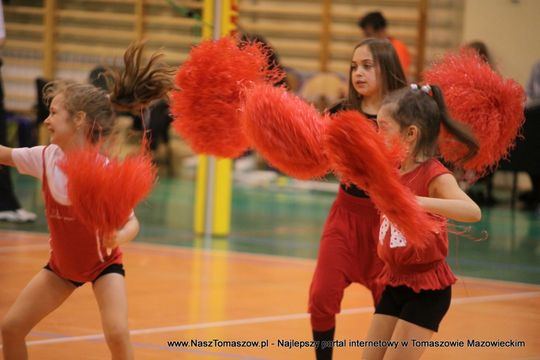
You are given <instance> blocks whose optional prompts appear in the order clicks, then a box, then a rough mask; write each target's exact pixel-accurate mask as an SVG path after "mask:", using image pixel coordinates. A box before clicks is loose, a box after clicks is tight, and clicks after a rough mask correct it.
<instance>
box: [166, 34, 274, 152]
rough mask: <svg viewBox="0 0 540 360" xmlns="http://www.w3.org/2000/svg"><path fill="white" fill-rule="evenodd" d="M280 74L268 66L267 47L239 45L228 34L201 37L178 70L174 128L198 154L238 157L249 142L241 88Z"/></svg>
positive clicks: (252, 44) (173, 110) (173, 102)
mask: <svg viewBox="0 0 540 360" xmlns="http://www.w3.org/2000/svg"><path fill="white" fill-rule="evenodd" d="M283 76H284V74H283V73H282V72H281V71H280V70H278V69H274V70H269V69H268V60H267V51H266V50H265V48H264V46H263V45H262V44H260V43H246V44H243V46H242V47H241V48H240V47H238V45H237V43H236V41H235V40H234V39H233V38H230V37H225V38H222V39H219V40H217V41H204V42H202V43H201V44H200V45H198V46H196V47H194V48H193V49H192V50H191V52H190V59H189V60H187V61H186V62H185V63H184V64H182V65H181V66H180V68H179V70H178V72H177V74H176V85H177V86H178V88H179V90H178V91H175V92H173V93H172V96H171V113H172V115H173V116H174V119H175V120H174V122H173V127H174V128H175V129H176V131H177V132H178V133H179V134H180V135H181V136H182V137H183V138H184V139H185V140H186V141H187V142H188V143H189V144H190V145H191V148H192V149H193V151H194V152H196V153H199V154H208V155H215V156H219V157H237V156H239V155H241V154H242V153H243V152H244V151H245V150H246V148H247V147H248V146H249V142H248V139H247V138H246V136H245V135H244V133H243V131H242V125H241V123H240V113H239V112H240V100H241V94H242V91H243V90H244V88H245V87H246V86H250V85H252V84H254V83H261V82H265V81H270V82H275V81H276V80H277V79H279V77H283Z"/></svg>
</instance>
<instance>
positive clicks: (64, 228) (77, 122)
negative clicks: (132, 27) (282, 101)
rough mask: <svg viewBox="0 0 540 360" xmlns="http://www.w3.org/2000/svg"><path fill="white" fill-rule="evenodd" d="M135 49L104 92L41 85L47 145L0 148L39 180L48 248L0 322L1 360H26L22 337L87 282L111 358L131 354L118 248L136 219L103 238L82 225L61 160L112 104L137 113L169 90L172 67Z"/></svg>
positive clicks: (110, 121)
mask: <svg viewBox="0 0 540 360" xmlns="http://www.w3.org/2000/svg"><path fill="white" fill-rule="evenodd" d="M141 54H142V45H141V44H134V45H132V46H131V47H130V48H128V50H127V51H126V55H125V56H124V61H125V69H126V70H125V71H124V72H122V73H119V72H113V71H110V72H109V73H108V76H110V78H109V79H110V80H112V81H111V84H112V85H113V88H112V89H111V92H110V93H108V92H106V91H105V90H101V89H98V88H96V87H94V86H93V85H90V84H78V83H73V82H65V81H55V82H52V83H49V84H48V85H47V87H46V90H45V97H46V99H47V100H48V101H50V115H49V117H48V118H47V119H46V120H45V122H44V123H45V125H46V126H47V130H48V131H49V133H50V141H51V145H49V146H46V147H45V146H37V147H34V148H20V149H10V148H7V147H3V146H0V164H4V165H9V166H15V167H17V168H18V170H19V171H20V172H21V173H23V174H29V175H32V176H35V177H37V178H39V179H41V180H42V181H43V194H44V198H45V209H46V216H47V222H48V225H49V231H50V241H49V243H50V247H51V252H50V257H49V260H48V263H47V265H46V266H45V267H44V268H43V269H42V270H41V271H39V272H38V274H37V275H36V276H34V278H33V279H32V280H31V281H30V283H29V284H28V285H27V286H26V287H25V288H24V289H23V291H22V292H21V293H20V294H19V296H18V297H17V299H16V300H15V303H14V304H13V305H12V307H11V308H10V309H9V311H8V312H7V314H6V315H5V317H4V319H3V322H2V348H3V349H2V350H3V353H4V357H5V358H6V359H26V358H27V356H28V354H27V349H26V344H25V337H26V335H27V334H28V333H29V332H30V331H31V330H32V328H33V327H34V326H35V325H36V324H37V323H38V322H39V321H40V320H41V319H43V318H44V317H45V316H46V315H48V314H49V313H51V312H52V311H53V310H55V309H56V308H57V307H59V306H60V305H61V304H62V303H63V302H64V301H65V300H66V299H67V298H68V297H69V296H70V295H71V294H72V293H73V291H74V290H75V289H76V288H77V287H79V286H81V285H83V284H84V283H85V282H91V283H92V286H93V290H94V295H95V297H96V300H97V303H98V306H99V310H100V315H101V321H102V325H103V332H104V334H105V339H106V341H107V345H108V346H109V349H110V352H111V355H112V358H114V359H132V358H133V351H132V347H131V343H130V340H129V330H128V314H127V299H126V290H125V280H124V269H123V265H122V252H121V251H120V248H119V247H118V246H119V245H121V244H124V243H127V242H129V241H131V240H132V239H133V238H134V237H135V236H136V235H137V233H138V231H139V223H138V221H137V218H136V217H135V216H134V215H133V214H132V215H131V217H130V218H129V219H128V220H127V222H126V223H125V225H124V226H123V227H122V228H120V229H118V231H117V232H116V233H115V234H113V235H112V236H109V237H107V238H100V237H99V236H98V234H97V233H96V232H94V231H92V230H88V228H87V227H85V226H84V225H83V224H82V223H81V220H79V219H78V218H77V217H76V216H75V215H74V211H73V208H72V207H71V206H70V199H69V198H68V193H67V186H66V184H67V179H66V176H65V174H64V172H63V171H62V169H61V167H60V166H59V163H60V162H61V161H62V160H63V159H64V157H65V155H64V154H66V153H68V152H70V151H72V150H76V149H79V148H81V147H84V146H85V145H87V144H89V143H97V142H99V141H101V140H102V139H103V138H104V137H105V136H106V135H108V134H109V133H110V132H111V130H112V128H113V126H114V121H115V119H116V115H115V109H122V110H132V111H139V109H140V108H141V107H142V106H145V105H146V104H148V103H149V102H150V101H152V100H153V99H156V98H159V97H162V96H163V95H165V93H166V92H167V91H168V90H170V89H171V88H172V86H173V82H172V78H171V77H170V73H171V70H169V69H168V68H167V67H164V66H161V64H159V63H158V62H157V61H158V59H159V57H156V56H153V57H151V59H150V61H149V62H148V64H146V65H141V63H140V59H141V57H140V56H141ZM51 100H52V101H51ZM104 160H105V158H104ZM111 249H112V250H111Z"/></svg>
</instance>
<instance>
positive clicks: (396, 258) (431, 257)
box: [377, 159, 456, 292]
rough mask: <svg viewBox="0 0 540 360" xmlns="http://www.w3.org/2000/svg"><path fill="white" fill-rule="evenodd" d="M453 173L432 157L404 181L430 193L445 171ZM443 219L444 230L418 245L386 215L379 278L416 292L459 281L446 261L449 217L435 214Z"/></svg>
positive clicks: (379, 249) (417, 192) (415, 189)
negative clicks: (413, 244)
mask: <svg viewBox="0 0 540 360" xmlns="http://www.w3.org/2000/svg"><path fill="white" fill-rule="evenodd" d="M447 173H450V171H449V170H448V169H446V168H445V167H444V165H442V164H441V163H440V162H439V161H437V160H435V159H430V160H427V161H425V162H424V163H422V164H421V165H419V166H418V167H417V168H416V169H414V170H413V171H411V172H409V173H407V174H404V175H403V176H402V177H401V180H402V182H403V184H405V185H406V186H407V187H409V188H410V189H411V190H412V192H413V193H414V194H415V195H418V196H425V197H428V196H429V184H430V183H431V181H433V179H435V178H436V177H437V176H440V175H442V174H447ZM432 216H433V217H435V218H437V219H439V220H440V221H441V222H443V226H441V230H440V231H438V232H437V233H432V234H431V237H432V238H431V239H429V242H428V243H429V246H427V247H426V248H425V249H418V248H416V247H414V246H412V245H411V244H408V243H407V239H406V238H405V237H404V236H403V234H401V232H400V231H399V230H397V228H395V227H394V226H393V224H391V223H390V222H389V221H388V219H387V218H386V216H384V215H383V216H382V219H381V227H380V232H379V244H378V247H377V253H378V255H379V257H380V258H381V259H382V261H383V262H384V267H383V270H382V272H381V275H380V277H379V281H380V282H382V283H383V284H384V285H391V286H400V285H406V286H408V287H410V288H412V289H413V290H414V291H415V292H419V291H420V290H439V289H444V288H446V287H448V286H450V285H452V284H454V283H455V282H456V277H455V276H454V274H453V273H452V270H450V266H449V265H448V263H447V262H446V256H447V255H448V233H447V226H446V219H445V218H443V217H441V216H438V215H434V214H432Z"/></svg>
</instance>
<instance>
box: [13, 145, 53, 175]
mask: <svg viewBox="0 0 540 360" xmlns="http://www.w3.org/2000/svg"><path fill="white" fill-rule="evenodd" d="M44 148H45V147H44V146H34V147H31V148H17V149H13V151H12V152H11V157H12V158H13V162H14V163H15V167H16V168H17V170H18V171H19V172H20V173H21V174H24V175H30V176H33V177H36V178H38V179H40V180H42V178H43V157H42V154H43V149H44Z"/></svg>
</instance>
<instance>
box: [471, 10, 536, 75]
mask: <svg viewBox="0 0 540 360" xmlns="http://www.w3.org/2000/svg"><path fill="white" fill-rule="evenodd" d="M472 40H481V41H483V42H484V43H485V44H486V45H487V46H488V49H489V51H490V52H491V56H492V57H493V60H494V62H495V64H496V66H497V69H498V70H499V72H500V73H501V74H502V75H503V76H504V77H510V78H513V79H515V80H517V81H518V82H519V83H520V84H522V85H525V84H526V83H527V80H528V78H529V74H530V71H531V68H532V66H533V64H534V63H536V62H537V61H540V0H466V1H465V9H464V21H463V43H466V42H469V41H472Z"/></svg>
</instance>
